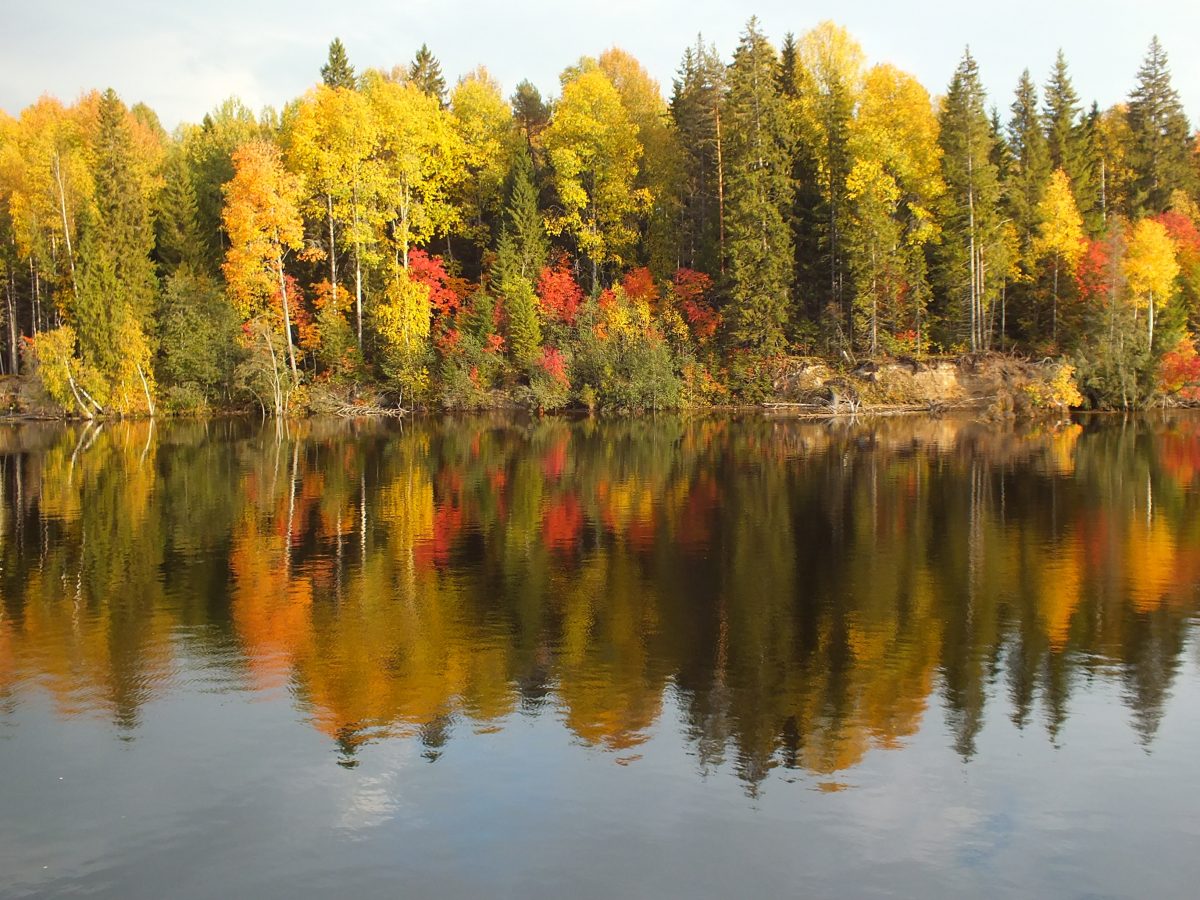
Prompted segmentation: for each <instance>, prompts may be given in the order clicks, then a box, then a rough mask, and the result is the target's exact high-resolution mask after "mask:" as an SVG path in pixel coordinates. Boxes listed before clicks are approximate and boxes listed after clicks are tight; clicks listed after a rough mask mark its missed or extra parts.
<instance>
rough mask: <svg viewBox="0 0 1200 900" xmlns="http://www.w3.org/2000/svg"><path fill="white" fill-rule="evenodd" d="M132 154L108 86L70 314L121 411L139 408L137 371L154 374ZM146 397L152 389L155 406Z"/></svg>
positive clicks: (150, 277)
mask: <svg viewBox="0 0 1200 900" xmlns="http://www.w3.org/2000/svg"><path fill="white" fill-rule="evenodd" d="M135 153H136V150H135V148H134V144H133V137H132V134H131V133H130V129H129V125H128V122H127V111H126V109H125V104H124V103H122V102H121V100H120V98H119V97H117V94H116V92H115V91H113V90H112V89H111V88H110V89H108V90H107V91H105V92H104V94H103V95H101V98H100V106H99V114H98V122H97V135H96V144H95V160H96V162H95V179H96V203H95V214H94V218H93V219H92V220H91V221H90V222H89V227H88V228H87V229H86V231H85V234H84V240H83V246H82V248H81V251H80V257H81V260H82V271H81V275H80V279H79V291H78V293H77V295H76V297H75V303H74V310H73V311H74V316H75V321H76V325H77V333H78V335H79V345H80V347H79V349H80V353H81V356H82V357H83V360H84V362H85V364H87V365H91V366H94V367H95V369H96V370H97V371H99V372H100V373H101V375H102V376H103V377H104V378H105V379H106V380H107V381H108V383H109V387H110V391H111V393H112V394H113V402H114V403H115V404H116V406H117V408H118V409H129V408H132V407H133V406H134V405H136V401H135V399H134V397H135V396H137V392H136V390H135V388H136V387H138V385H135V383H134V382H135V380H137V375H135V370H136V372H137V373H138V375H140V376H141V378H143V379H144V378H145V377H146V373H147V370H148V369H149V343H148V335H149V334H150V332H151V329H152V328H153V320H152V316H153V312H154V306H155V300H156V297H157V291H158V281H157V278H156V277H155V272H154V261H153V260H152V259H151V256H150V254H151V251H152V250H153V249H154V223H153V219H152V216H151V211H150V204H149V199H148V195H149V190H148V187H147V185H146V184H145V183H144V181H143V179H144V177H145V176H144V174H143V168H142V167H140V166H139V165H138V161H137V159H136V157H135ZM131 393H132V394H133V396H131ZM149 393H150V392H149V387H148V386H147V387H146V395H147V404H148V405H149V406H150V407H151V409H152V406H153V401H152V400H150V398H149Z"/></svg>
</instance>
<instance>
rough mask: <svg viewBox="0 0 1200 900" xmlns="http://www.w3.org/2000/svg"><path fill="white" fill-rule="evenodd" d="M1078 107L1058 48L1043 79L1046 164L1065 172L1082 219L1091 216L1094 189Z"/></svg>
mask: <svg viewBox="0 0 1200 900" xmlns="http://www.w3.org/2000/svg"><path fill="white" fill-rule="evenodd" d="M1082 111H1083V107H1082V105H1081V104H1080V102H1079V94H1078V93H1076V91H1075V86H1074V84H1072V83H1071V75H1070V72H1069V71H1068V70H1067V58H1066V56H1065V55H1064V54H1063V52H1062V50H1059V51H1058V55H1057V56H1056V57H1055V60H1054V69H1053V71H1052V72H1051V73H1050V80H1049V81H1048V82H1047V83H1046V106H1045V111H1044V113H1043V120H1044V122H1045V128H1046V147H1047V150H1048V151H1049V154H1050V168H1051V169H1052V170H1054V169H1062V170H1063V171H1064V172H1066V173H1067V178H1068V179H1070V182H1071V192H1072V194H1074V195H1075V203H1076V205H1077V206H1078V207H1079V213H1080V215H1081V216H1083V218H1084V220H1085V222H1086V221H1089V220H1091V219H1092V218H1093V208H1094V207H1095V205H1096V200H1097V198H1096V194H1097V190H1096V186H1095V184H1094V179H1095V174H1094V173H1093V171H1092V166H1091V157H1090V155H1089V153H1088V138H1087V131H1086V124H1085V123H1084V122H1083V121H1082V120H1081V113H1082Z"/></svg>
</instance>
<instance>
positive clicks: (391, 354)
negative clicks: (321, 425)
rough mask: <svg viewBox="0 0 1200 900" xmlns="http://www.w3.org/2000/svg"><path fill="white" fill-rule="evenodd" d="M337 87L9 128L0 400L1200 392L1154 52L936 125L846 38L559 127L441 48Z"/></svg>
mask: <svg viewBox="0 0 1200 900" xmlns="http://www.w3.org/2000/svg"><path fill="white" fill-rule="evenodd" d="M319 74H320V80H319V81H318V82H317V83H316V85H315V86H314V87H313V88H312V89H311V90H309V91H308V92H307V93H306V94H305V95H304V96H302V97H300V98H298V99H296V100H294V101H292V102H291V103H289V104H287V105H286V106H285V107H284V108H283V109H282V110H278V111H276V110H273V109H267V110H265V111H263V112H262V113H260V114H255V113H253V112H252V111H251V110H249V109H248V108H247V107H246V106H244V105H243V104H242V103H240V102H239V101H237V100H236V99H230V100H227V101H225V102H224V103H223V104H222V105H220V106H219V107H218V108H216V109H215V110H213V111H212V112H211V113H209V114H208V115H206V116H205V117H204V120H203V121H202V122H201V123H200V124H198V125H191V124H185V125H182V126H180V127H179V128H177V129H176V130H175V132H174V133H173V134H168V133H167V132H166V131H165V130H164V129H163V127H162V126H161V124H160V122H159V120H158V118H157V117H156V115H155V114H154V112H153V111H152V110H151V109H149V108H148V107H146V106H144V105H141V104H138V105H134V106H132V107H128V106H126V104H125V103H124V102H123V101H122V100H121V99H120V98H119V97H118V96H117V95H116V93H115V92H113V91H112V90H107V91H105V92H103V93H99V92H93V93H89V94H86V95H84V96H83V97H81V98H79V99H78V100H77V101H76V102H75V103H74V104H73V105H71V106H66V105H64V104H62V103H61V102H59V101H58V100H56V99H54V98H52V97H48V96H47V97H43V98H41V99H40V100H38V101H37V102H36V103H34V104H33V105H31V106H29V107H28V108H26V109H25V110H23V111H22V112H21V113H20V115H19V116H18V117H16V118H12V117H9V116H6V115H5V114H3V113H0V267H2V268H0V272H2V274H3V279H4V287H3V290H4V297H5V300H4V303H5V306H4V309H3V312H4V320H5V340H4V342H3V344H4V353H3V354H2V357H3V358H2V366H3V370H4V372H6V373H9V374H16V373H36V374H37V376H38V377H39V379H40V382H41V383H42V385H43V386H44V388H45V390H46V392H47V393H48V394H49V395H50V396H51V397H52V398H53V399H54V400H56V401H57V402H58V403H59V404H61V405H62V406H63V407H64V408H65V409H67V410H70V411H73V412H75V413H76V414H79V415H83V416H86V417H92V416H95V415H100V414H141V413H146V412H150V413H153V412H154V411H155V409H156V408H168V409H172V410H178V411H194V410H203V409H205V408H211V407H222V406H232V405H239V404H241V405H248V404H251V403H257V404H259V405H261V406H262V407H263V409H264V410H269V411H276V412H280V413H284V412H290V411H299V410H303V409H306V408H320V407H322V406H324V407H328V406H329V405H330V404H334V405H337V404H342V405H354V404H369V403H373V402H376V401H377V399H378V398H381V397H382V398H386V402H387V403H389V404H392V403H403V404H405V405H413V404H439V405H442V406H446V407H451V408H454V407H477V406H486V405H488V404H489V403H492V402H495V400H494V398H495V397H497V396H499V395H500V394H502V395H503V396H505V397H506V398H510V399H511V398H518V399H523V400H524V401H525V402H527V403H528V404H529V405H531V406H534V407H537V408H542V409H554V408H559V407H562V406H565V405H568V404H579V405H585V406H588V407H594V406H602V407H609V408H618V409H645V408H663V407H674V406H681V405H693V404H704V403H709V402H724V401H728V400H730V399H738V400H754V399H758V398H761V397H762V396H764V395H765V394H766V393H767V392H769V390H770V380H769V377H768V372H769V371H770V364H771V362H772V361H773V360H776V359H778V358H780V357H782V356H785V355H789V354H802V355H822V356H826V357H830V358H833V359H838V360H843V361H845V360H853V359H857V358H859V357H861V356H879V355H884V354H891V355H897V356H916V357H919V356H922V355H925V354H933V353H945V354H962V353H980V352H988V351H1005V352H1008V351H1012V352H1019V353H1023V354H1026V355H1029V356H1035V357H1038V358H1042V357H1047V356H1050V357H1062V358H1063V359H1065V360H1066V361H1068V362H1069V363H1070V364H1071V365H1072V366H1073V370H1074V371H1075V372H1076V373H1077V377H1078V380H1079V385H1080V388H1081V389H1082V391H1083V394H1084V396H1085V397H1086V398H1087V400H1088V402H1089V403H1091V404H1093V405H1124V406H1130V405H1138V404H1141V403H1145V402H1147V401H1149V400H1151V399H1153V398H1155V397H1159V396H1163V395H1171V394H1174V395H1182V396H1184V397H1193V398H1194V397H1196V396H1197V395H1200V358H1198V357H1197V354H1196V351H1195V348H1194V343H1193V342H1194V336H1195V334H1196V332H1197V328H1198V327H1200V230H1198V226H1200V208H1198V206H1197V199H1198V193H1200V142H1198V141H1200V139H1198V136H1197V134H1196V133H1194V132H1193V131H1192V127H1191V125H1190V124H1189V122H1188V120H1187V117H1186V115H1185V113H1184V110H1183V107H1182V104H1181V102H1180V100H1179V96H1178V94H1177V92H1176V91H1175V89H1174V88H1173V87H1172V84H1171V76H1170V70H1169V66H1168V60H1167V56H1166V53H1165V51H1164V49H1163V48H1162V46H1161V45H1160V43H1159V42H1158V40H1157V39H1155V40H1154V41H1152V43H1151V44H1150V47H1149V49H1148V51H1147V53H1146V56H1145V58H1144V62H1143V63H1142V65H1141V67H1140V69H1139V70H1138V72H1137V73H1136V77H1135V79H1134V82H1133V87H1132V90H1131V92H1130V94H1129V97H1128V100H1127V101H1126V102H1123V103H1120V104H1118V105H1116V106H1113V107H1111V108H1109V109H1106V110H1102V109H1100V108H1099V106H1098V105H1097V104H1095V103H1093V104H1091V106H1090V107H1089V106H1086V105H1085V104H1084V102H1083V101H1082V100H1081V98H1080V95H1079V93H1078V92H1077V90H1076V88H1075V86H1074V84H1073V83H1072V79H1071V75H1070V71H1069V69H1068V65H1067V61H1066V59H1065V57H1064V56H1063V54H1061V53H1060V54H1059V55H1058V58H1057V59H1056V60H1055V61H1054V62H1053V64H1052V65H1051V67H1050V69H1049V74H1048V76H1047V77H1046V79H1045V81H1044V83H1043V84H1042V86H1041V88H1039V86H1038V82H1037V81H1036V80H1035V79H1034V77H1033V76H1032V75H1031V74H1030V73H1029V72H1028V71H1026V72H1025V73H1024V74H1023V75H1022V77H1021V79H1020V81H1019V83H1018V84H1017V86H1016V89H1015V92H1014V94H1013V97H1012V98H1011V100H1007V99H1005V100H994V99H993V100H989V98H988V97H987V96H986V94H985V92H984V89H983V87H982V83H981V79H980V74H979V70H978V67H977V65H976V62H975V60H974V59H973V58H972V57H971V55H970V52H969V51H968V52H967V53H965V54H964V56H963V58H962V60H961V62H960V63H959V65H958V67H957V68H956V70H955V71H954V73H953V75H952V77H951V79H950V81H949V84H948V86H947V87H946V88H945V89H944V92H943V93H942V94H941V95H940V96H937V97H935V96H932V95H931V94H930V93H929V91H928V90H927V89H926V88H925V87H924V86H922V85H921V84H920V83H919V82H918V81H917V80H916V79H915V78H913V77H912V76H911V75H909V74H907V73H905V72H902V71H900V70H899V69H897V68H895V67H894V66H891V65H888V64H878V65H873V66H869V65H868V64H867V61H866V59H865V57H864V54H863V52H862V49H861V47H860V46H859V45H858V44H857V43H856V41H855V40H854V38H853V37H852V36H851V35H850V34H849V33H847V32H846V31H845V30H844V29H842V28H841V27H839V26H837V25H835V24H833V23H829V22H826V23H822V24H820V25H818V26H816V27H815V28H813V29H812V30H811V31H809V32H807V33H805V34H803V35H802V36H800V37H798V38H797V37H793V36H792V35H790V34H789V35H788V36H787V37H786V38H785V39H784V41H783V43H782V45H781V46H780V47H779V48H776V47H774V46H773V45H772V44H771V43H770V42H769V41H768V40H767V38H766V37H765V36H764V34H763V32H762V31H761V30H760V27H759V25H758V23H757V22H756V20H754V19H751V20H750V22H749V23H748V24H747V26H746V28H745V31H744V32H743V33H742V35H741V37H740V39H739V41H738V44H737V47H736V49H735V50H734V52H733V56H732V58H731V59H729V60H727V59H725V58H723V57H722V56H721V55H720V54H719V53H718V52H717V50H716V48H715V47H714V46H712V45H710V44H708V43H706V42H704V41H703V40H702V39H700V38H698V39H697V41H696V43H695V44H694V45H693V46H690V47H688V48H687V49H686V50H685V51H684V54H683V58H682V60H681V62H680V64H679V67H678V70H677V75H676V77H675V79H674V82H673V85H672V89H671V93H670V97H669V98H666V97H664V96H663V93H662V91H661V90H660V87H659V85H658V84H657V83H656V82H655V81H654V80H653V79H652V78H650V76H649V75H648V74H647V72H646V70H645V69H644V68H643V67H642V66H641V64H640V63H639V62H638V61H637V60H635V59H634V58H633V57H631V56H630V55H629V54H627V53H625V52H624V51H622V50H619V49H616V48H613V49H609V50H607V51H605V52H604V53H602V54H601V55H600V56H599V57H597V58H592V57H586V56H585V57H581V58H580V59H579V60H578V62H577V63H575V64H574V65H571V66H570V67H568V68H567V69H566V70H564V71H563V73H562V75H561V78H560V82H561V83H560V86H559V93H558V96H557V97H553V98H548V97H543V96H542V95H541V94H540V93H539V91H538V90H537V88H535V87H534V86H533V85H532V84H531V83H530V82H528V81H524V82H521V83H520V84H519V85H517V87H516V89H515V92H513V93H512V95H511V96H509V97H507V98H506V97H505V94H504V92H503V91H502V89H501V87H500V85H499V84H498V83H497V82H496V80H495V79H493V78H492V77H491V76H490V75H489V74H488V72H487V71H486V70H485V69H484V68H482V67H480V68H477V69H475V70H474V71H472V72H470V73H468V74H466V75H464V76H463V77H461V78H459V79H458V80H457V82H456V83H455V84H454V85H453V86H451V85H450V83H449V82H448V81H447V79H446V77H445V75H444V74H443V72H442V70H441V66H440V64H439V63H438V61H437V59H436V57H435V56H434V55H433V54H432V53H431V52H430V51H429V49H428V48H427V47H425V46H422V47H421V49H420V51H419V52H418V53H417V54H416V56H415V58H414V59H413V61H412V62H411V64H409V65H407V66H397V67H395V68H393V69H392V70H391V71H383V70H379V69H366V70H364V71H361V72H356V70H355V67H354V66H353V65H352V63H351V61H350V59H349V58H348V55H347V51H346V49H345V47H344V46H343V45H342V43H341V42H340V41H339V40H334V41H333V42H332V44H331V45H330V48H329V54H328V59H327V61H326V62H325V64H324V65H323V66H322V67H321V68H320V73H319ZM315 75H316V72H314V76H315ZM378 402H385V401H384V400H378Z"/></svg>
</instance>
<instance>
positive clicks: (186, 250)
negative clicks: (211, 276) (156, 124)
mask: <svg viewBox="0 0 1200 900" xmlns="http://www.w3.org/2000/svg"><path fill="white" fill-rule="evenodd" d="M156 212H157V215H156V216H155V220H154V225H155V247H154V255H155V258H156V259H157V260H158V265H159V270H160V273H161V274H162V275H170V274H172V273H173V272H174V271H175V270H176V269H178V268H180V267H181V266H187V267H188V268H190V269H192V270H193V271H199V270H200V268H201V266H202V264H203V260H204V245H203V242H202V241H201V239H200V226H199V212H198V208H197V204H196V188H195V185H194V184H193V183H192V173H191V169H190V168H189V167H188V164H187V159H186V158H185V156H184V154H183V150H182V148H179V147H177V148H175V149H174V151H173V152H172V153H171V154H170V155H169V156H168V157H167V162H166V166H165V167H164V171H163V188H162V191H161V192H160V193H159V195H158V203H157V210H156Z"/></svg>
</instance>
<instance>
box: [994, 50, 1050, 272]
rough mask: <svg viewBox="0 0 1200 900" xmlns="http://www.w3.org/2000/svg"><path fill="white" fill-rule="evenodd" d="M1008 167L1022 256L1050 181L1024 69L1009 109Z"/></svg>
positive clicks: (1007, 194) (1034, 95)
mask: <svg viewBox="0 0 1200 900" xmlns="http://www.w3.org/2000/svg"><path fill="white" fill-rule="evenodd" d="M1009 111H1010V117H1009V120H1008V148H1009V153H1010V164H1009V167H1008V171H1007V173H1006V177H1005V182H1004V199H1005V203H1006V206H1007V208H1008V214H1009V216H1010V217H1011V218H1012V221H1013V224H1014V225H1015V226H1016V229H1017V234H1018V236H1019V238H1020V241H1021V250H1022V254H1023V255H1026V256H1027V255H1028V253H1029V251H1030V249H1031V247H1032V244H1033V236H1034V233H1035V232H1036V231H1037V226H1038V221H1037V208H1038V204H1039V203H1040V202H1041V200H1042V194H1043V193H1044V192H1045V190H1046V183H1047V182H1048V181H1049V179H1050V149H1049V146H1048V145H1047V141H1046V135H1045V131H1044V127H1043V124H1042V116H1041V113H1040V112H1039V111H1038V91H1037V86H1036V85H1035V84H1034V83H1033V79H1032V78H1031V77H1030V76H1029V70H1028V69H1026V70H1025V71H1024V72H1023V73H1022V74H1021V80H1020V81H1019V82H1017V90H1016V96H1015V97H1014V98H1013V102H1012V106H1010V107H1009Z"/></svg>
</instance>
